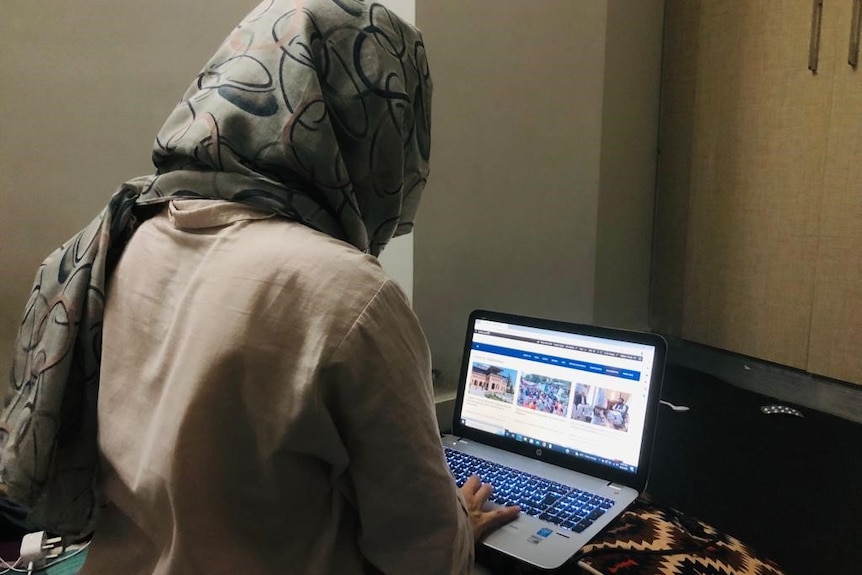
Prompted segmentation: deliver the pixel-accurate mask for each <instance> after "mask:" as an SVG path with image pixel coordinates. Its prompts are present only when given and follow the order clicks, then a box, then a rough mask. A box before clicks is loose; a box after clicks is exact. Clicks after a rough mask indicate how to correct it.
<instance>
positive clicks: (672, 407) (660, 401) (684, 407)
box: [659, 399, 689, 411]
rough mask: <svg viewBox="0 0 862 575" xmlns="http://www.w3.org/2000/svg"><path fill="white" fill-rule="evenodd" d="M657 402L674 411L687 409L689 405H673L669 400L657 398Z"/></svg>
mask: <svg viewBox="0 0 862 575" xmlns="http://www.w3.org/2000/svg"><path fill="white" fill-rule="evenodd" d="M659 403H661V404H662V405H666V406H668V407H669V408H671V409H672V410H674V411H688V410H689V407H688V406H687V405H674V404H672V403H671V402H669V401H665V400H663V399H661V400H659Z"/></svg>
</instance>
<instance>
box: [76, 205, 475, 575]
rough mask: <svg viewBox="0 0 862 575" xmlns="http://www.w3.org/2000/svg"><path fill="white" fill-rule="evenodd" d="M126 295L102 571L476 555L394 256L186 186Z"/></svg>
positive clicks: (109, 387) (120, 315) (103, 417)
mask: <svg viewBox="0 0 862 575" xmlns="http://www.w3.org/2000/svg"><path fill="white" fill-rule="evenodd" d="M107 302H108V304H107V309H106V312H105V329H104V342H103V357H102V371H101V387H100V392H99V445H100V449H101V454H102V464H103V469H102V474H103V478H104V490H105V495H106V497H107V499H108V502H109V503H108V505H107V506H106V507H105V509H104V510H103V512H102V514H101V516H100V521H99V524H98V527H97V531H96V535H95V537H94V539H93V543H92V545H91V548H90V551H89V557H88V559H87V561H86V564H85V567H84V571H83V573H84V574H85V575H108V574H113V573H116V574H120V575H136V574H141V575H144V574H146V575H151V574H159V575H179V574H182V575H191V574H205V575H214V574H219V573H224V574H231V575H233V574H236V573H250V574H255V575H268V574H275V573H278V574H282V573H338V574H341V573H344V574H350V573H359V572H362V570H363V562H364V561H368V562H370V563H371V564H373V565H374V566H375V567H376V568H378V569H380V570H381V571H382V572H384V573H405V574H421V573H428V574H441V573H450V572H452V573H462V572H469V570H470V567H471V564H472V561H473V540H472V532H471V530H470V526H469V522H468V518H467V516H466V512H465V511H464V505H463V500H462V499H461V498H460V494H458V492H457V489H456V488H455V486H454V484H453V481H452V479H451V476H450V475H449V474H448V471H447V469H446V466H445V462H444V460H443V455H442V450H441V446H440V441H439V436H438V434H437V428H436V422H435V419H434V412H433V397H432V389H431V382H430V375H431V366H430V356H429V351H428V347H427V343H426V340H425V338H424V335H423V334H422V331H421V329H420V327H419V324H418V321H417V319H416V317H415V315H414V314H413V312H412V311H411V309H410V306H409V304H408V302H407V300H406V298H405V296H404V295H403V293H402V291H401V290H400V289H399V288H398V287H397V286H396V285H395V284H394V283H393V282H392V281H391V280H389V279H387V277H386V275H385V274H384V272H383V271H382V269H381V268H380V266H379V264H378V263H377V260H376V259H374V258H372V257H370V256H367V255H364V254H362V253H360V252H359V251H358V250H356V249H355V248H354V247H352V246H350V245H348V244H346V243H343V242H340V241H338V240H335V239H332V238H330V237H328V236H326V235H323V234H320V233H318V232H315V231H314V230H311V229H310V228H307V227H305V226H303V225H301V224H297V223H293V222H288V221H285V220H283V219H279V218H274V217H271V218H267V217H266V216H265V215H263V214H262V213H260V212H256V211H254V210H251V209H248V208H244V207H242V206H239V205H236V204H228V203H225V202H218V201H209V200H184V201H175V202H173V204H171V205H170V207H169V208H168V209H166V210H165V211H164V212H163V213H162V214H161V215H159V216H156V217H154V218H152V219H150V220H148V221H146V222H145V223H144V224H143V225H142V226H141V227H140V228H139V230H138V231H137V232H136V233H135V235H134V236H133V238H132V240H131V241H130V243H129V245H128V247H127V248H126V250H125V251H124V253H123V257H122V260H121V261H120V263H119V265H118V267H117V270H116V271H115V273H114V275H113V276H112V281H111V283H110V286H109V295H108V298H107Z"/></svg>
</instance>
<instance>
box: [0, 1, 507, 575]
mask: <svg viewBox="0 0 862 575" xmlns="http://www.w3.org/2000/svg"><path fill="white" fill-rule="evenodd" d="M430 96H431V80H430V76H429V73H428V66H427V62H426V58H425V52H424V44H423V42H422V39H421V36H420V35H419V33H418V31H417V30H415V29H414V28H412V27H411V26H410V25H408V24H406V23H404V22H403V21H401V20H400V19H399V18H398V17H397V16H395V15H394V14H393V13H391V12H389V11H388V10H387V9H386V8H384V7H383V6H381V5H376V4H365V3H364V2H358V1H354V0H307V1H301V0H266V1H264V2H263V3H262V4H260V5H259V6H258V7H257V8H256V9H255V10H253V11H252V12H251V13H250V14H249V15H248V16H247V17H246V18H245V19H244V20H243V21H242V22H241V23H240V24H239V25H238V26H237V27H236V28H235V29H234V30H233V32H232V33H231V34H230V35H229V37H228V38H227V39H226V40H225V42H224V43H223V45H222V46H221V47H220V48H219V50H218V51H217V52H216V54H215V55H214V56H213V57H212V59H211V60H210V61H209V63H208V64H207V65H206V66H205V68H204V69H203V71H202V72H201V73H200V74H199V75H198V77H197V78H196V79H195V81H194V82H193V84H192V85H191V87H190V88H189V89H188V91H187V92H186V94H185V95H184V97H183V99H182V101H181V102H180V103H179V105H178V106H177V107H176V108H175V109H174V111H173V112H172V113H171V115H170V116H169V117H168V119H167V121H166V122H165V124H164V126H163V127H162V129H161V130H160V132H159V134H158V136H157V138H156V142H155V147H154V152H153V162H154V164H155V167H156V172H155V174H154V175H152V176H148V177H143V178H137V179H134V180H131V181H129V182H126V183H125V184H123V185H122V186H121V187H120V188H119V189H118V190H117V191H116V192H115V193H114V195H113V196H112V198H111V200H110V202H109V204H108V206H107V207H106V208H105V210H104V211H103V212H102V213H101V214H100V215H99V217H97V218H96V219H95V220H94V221H93V222H92V223H91V224H90V225H89V226H88V227H87V228H85V229H84V230H82V231H81V232H80V233H79V234H78V235H77V236H75V237H74V238H72V239H71V240H70V241H69V242H67V243H66V244H64V245H63V246H62V247H61V248H59V249H58V250H57V251H56V252H55V253H53V254H52V255H51V256H49V258H48V259H47V260H46V261H45V262H44V263H43V265H42V266H41V267H40V269H39V271H38V273H37V278H36V283H35V285H34V287H33V290H32V292H31V297H30V299H29V301H28V303H27V308H26V311H25V316H24V320H23V322H22V324H21V327H20V330H19V337H18V341H17V348H16V350H15V362H14V365H13V369H12V377H11V381H12V385H11V388H10V390H9V391H8V392H7V394H6V402H5V409H4V412H3V417H2V435H0V440H2V442H3V450H2V459H0V481H2V486H3V489H4V490H5V493H6V495H7V497H9V498H10V499H12V500H14V501H18V502H20V503H22V504H24V505H26V506H27V508H28V509H29V516H28V521H29V522H30V524H31V525H33V526H34V527H37V528H42V529H47V530H49V531H51V532H54V533H61V534H82V533H87V532H90V531H92V530H94V531H95V535H94V537H93V542H92V545H91V547H90V550H89V556H88V558H87V561H86V564H85V567H84V571H83V573H84V574H100V575H104V574H107V573H122V574H124V575H128V574H154V573H159V574H179V573H183V574H188V573H231V572H238V571H240V570H242V572H248V573H256V574H267V573H283V572H286V571H287V572H292V573H360V572H367V571H369V570H371V571H377V570H379V571H382V572H384V573H447V572H464V571H465V570H469V569H470V567H471V565H472V560H473V559H472V558H473V543H474V541H475V538H476V537H478V536H479V535H481V533H482V532H483V531H484V530H485V529H487V528H489V527H490V526H492V525H495V524H497V523H500V522H502V521H505V520H507V519H511V518H513V517H514V516H516V515H517V508H511V509H508V510H498V511H496V512H493V513H485V512H483V511H482V509H481V508H482V504H483V503H484V502H485V500H486V499H487V497H488V495H489V491H490V487H489V486H487V485H481V484H480V482H479V480H478V479H477V478H472V479H471V480H470V481H469V482H468V484H467V485H465V487H464V488H462V489H461V491H458V490H457V489H456V487H455V485H454V483H453V480H452V477H451V476H450V475H449V473H448V470H447V468H446V465H445V462H444V460H443V456H442V450H441V446H440V441H439V436H438V434H437V428H436V423H435V418H434V411H433V393H432V388H431V365H430V355H429V351H428V347H427V343H426V340H425V338H424V336H423V334H422V331H421V329H420V327H419V323H418V321H417V318H416V317H415V315H414V314H413V312H412V311H411V309H410V306H409V303H408V302H407V300H406V298H405V296H404V294H403V293H402V291H401V290H400V289H399V288H398V287H397V286H396V285H395V284H394V283H393V282H392V281H391V280H390V279H388V278H387V276H386V275H385V274H384V272H383V271H382V269H381V268H380V266H379V264H378V262H377V259H376V256H377V255H378V254H379V253H380V251H381V250H382V249H383V248H384V246H385V245H386V244H387V242H388V241H389V240H390V239H391V238H392V237H393V236H396V235H399V234H403V233H406V232H409V231H410V230H411V229H412V226H413V217H414V215H415V213H416V208H417V205H418V201H419V197H420V194H421V192H422V189H423V187H424V185H425V181H426V178H427V174H428V159H429V149H430V142H429V122H430Z"/></svg>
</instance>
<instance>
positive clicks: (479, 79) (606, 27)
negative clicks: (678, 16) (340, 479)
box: [414, 0, 663, 389]
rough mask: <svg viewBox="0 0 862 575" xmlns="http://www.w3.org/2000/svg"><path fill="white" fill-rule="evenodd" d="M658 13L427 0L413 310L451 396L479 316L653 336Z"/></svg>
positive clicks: (547, 3) (422, 3)
mask: <svg viewBox="0 0 862 575" xmlns="http://www.w3.org/2000/svg"><path fill="white" fill-rule="evenodd" d="M662 6H663V2H662V1H660V0H650V1H639V2H636V3H634V2H625V1H624V0H611V1H597V0H596V1H592V0H591V1H589V2H571V1H570V0H543V1H542V2H529V3H528V2H517V1H514V0H472V1H471V2H458V1H456V0H438V1H431V0H419V1H418V3H417V22H418V25H419V27H420V28H421V29H422V30H423V33H424V35H425V40H426V44H427V47H428V55H429V61H430V65H431V72H432V76H433V78H434V85H435V92H434V103H433V112H432V159H431V176H430V181H429V186H428V189H427V191H426V194H425V196H424V198H423V204H422V207H421V209H420V213H419V217H418V219H417V228H416V231H415V260H414V262H415V264H414V265H415V273H414V307H415V309H416V311H417V313H418V315H419V318H420V320H421V321H422V324H423V327H424V328H425V331H426V334H427V336H428V338H429V343H430V345H431V350H432V355H433V359H434V363H435V367H436V368H437V369H439V370H440V372H441V380H440V381H439V384H440V387H441V388H443V389H445V388H447V387H450V386H452V385H453V384H454V379H455V378H456V375H457V369H458V366H459V363H460V352H461V345H462V336H463V331H464V328H465V320H466V317H467V315H468V313H469V312H470V310H472V309H474V308H492V309H500V310H505V311H510V312H516V313H523V314H531V315H538V316H551V317H556V318H561V319H566V320H573V321H582V322H597V323H606V324H613V325H619V326H624V327H633V328H646V325H647V304H648V289H649V262H650V249H651V237H652V212H653V209H652V205H653V192H654V173H655V158H656V130H657V127H656V126H657V119H658V86H659V77H660V73H659V72H660V53H661V23H662Z"/></svg>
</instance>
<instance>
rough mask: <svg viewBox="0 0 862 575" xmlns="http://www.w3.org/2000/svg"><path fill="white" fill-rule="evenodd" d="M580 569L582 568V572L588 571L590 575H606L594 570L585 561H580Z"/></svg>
mask: <svg viewBox="0 0 862 575" xmlns="http://www.w3.org/2000/svg"><path fill="white" fill-rule="evenodd" d="M578 567H580V568H581V570H582V571H586V572H587V573H589V574H590V575H604V573H602V572H601V571H599V570H597V569H594V568H593V567H591V566H590V565H587V564H586V563H584V562H583V561H578Z"/></svg>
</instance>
